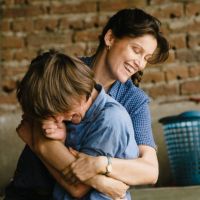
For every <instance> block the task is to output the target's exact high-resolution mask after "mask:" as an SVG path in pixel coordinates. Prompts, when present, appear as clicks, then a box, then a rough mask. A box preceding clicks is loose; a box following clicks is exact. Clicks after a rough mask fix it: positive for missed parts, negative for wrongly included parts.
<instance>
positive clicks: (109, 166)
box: [107, 165, 112, 173]
mask: <svg viewBox="0 0 200 200" xmlns="http://www.w3.org/2000/svg"><path fill="white" fill-rule="evenodd" d="M111 171H112V165H108V166H107V172H108V173H110V172H111Z"/></svg>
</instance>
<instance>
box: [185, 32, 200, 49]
mask: <svg viewBox="0 0 200 200" xmlns="http://www.w3.org/2000/svg"><path fill="white" fill-rule="evenodd" d="M188 46H189V47H190V48H195V47H198V46H200V34H193V35H192V34H190V35H189V37H188Z"/></svg>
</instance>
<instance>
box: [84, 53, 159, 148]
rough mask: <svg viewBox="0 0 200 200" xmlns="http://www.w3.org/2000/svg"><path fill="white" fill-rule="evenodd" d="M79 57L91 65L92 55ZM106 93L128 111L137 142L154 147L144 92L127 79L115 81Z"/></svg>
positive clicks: (146, 98)
mask: <svg viewBox="0 0 200 200" xmlns="http://www.w3.org/2000/svg"><path fill="white" fill-rule="evenodd" d="M81 59H82V61H83V62H85V64H86V65H88V66H90V67H91V66H92V61H93V57H82V58H81ZM108 94H109V95H110V96H111V97H112V98H113V99H115V100H116V101H118V102H119V103H120V104H121V105H123V106H124V107H125V108H126V110H127V111H128V113H129V115H130V117H131V119H132V123H133V127H134V131H135V140H136V142H137V144H138V145H147V146H151V147H153V148H156V145H155V141H154V138H153V134H152V127H151V115H150V110H149V102H150V100H149V97H148V96H147V95H146V94H145V92H144V91H143V90H141V89H140V88H138V87H136V86H135V85H134V84H133V83H132V81H131V80H130V79H129V80H128V81H126V82H125V83H120V82H119V81H115V83H114V84H113V85H112V87H111V88H110V90H109V91H108Z"/></svg>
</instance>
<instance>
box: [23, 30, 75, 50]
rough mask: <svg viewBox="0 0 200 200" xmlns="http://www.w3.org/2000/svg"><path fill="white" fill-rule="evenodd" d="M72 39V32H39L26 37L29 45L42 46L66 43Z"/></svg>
mask: <svg viewBox="0 0 200 200" xmlns="http://www.w3.org/2000/svg"><path fill="white" fill-rule="evenodd" d="M71 41H72V33H71V32H68V33H62V34H61V33H55V34H54V33H45V34H43V33H41V34H31V35H29V36H28V37H27V43H28V46H29V47H37V48H38V47H42V46H50V45H52V44H53V45H55V44H68V43H71Z"/></svg>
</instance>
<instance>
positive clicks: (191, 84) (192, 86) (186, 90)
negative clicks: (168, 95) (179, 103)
mask: <svg viewBox="0 0 200 200" xmlns="http://www.w3.org/2000/svg"><path fill="white" fill-rule="evenodd" d="M197 93H200V81H199V80H197V81H188V82H184V83H182V84H181V94H184V95H190V94H197Z"/></svg>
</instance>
